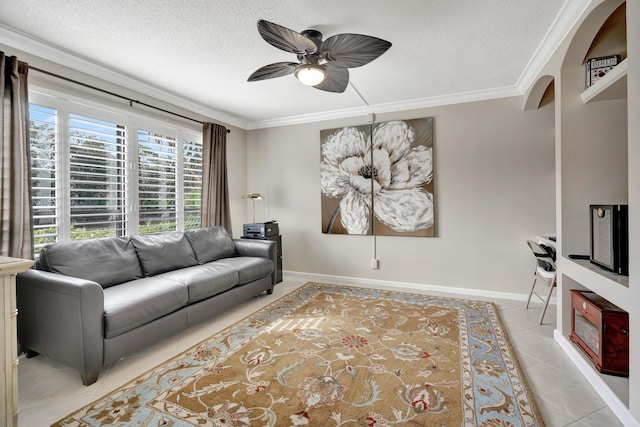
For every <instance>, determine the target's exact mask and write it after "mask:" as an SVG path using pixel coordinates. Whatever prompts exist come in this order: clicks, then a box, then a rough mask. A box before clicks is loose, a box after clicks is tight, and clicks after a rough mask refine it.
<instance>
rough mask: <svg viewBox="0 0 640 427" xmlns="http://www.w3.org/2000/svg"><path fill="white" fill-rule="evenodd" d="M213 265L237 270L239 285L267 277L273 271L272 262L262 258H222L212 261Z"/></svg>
mask: <svg viewBox="0 0 640 427" xmlns="http://www.w3.org/2000/svg"><path fill="white" fill-rule="evenodd" d="M213 264H222V265H227V266H229V267H232V268H234V269H235V270H237V271H238V284H239V285H244V284H245V283H249V282H252V281H254V280H257V279H261V278H263V277H265V276H268V275H270V274H271V273H272V272H273V269H274V265H273V261H271V260H270V259H269V258H262V257H249V256H238V257H233V258H223V259H219V260H218V261H214V262H213Z"/></svg>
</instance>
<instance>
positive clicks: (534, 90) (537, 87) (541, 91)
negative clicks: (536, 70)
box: [522, 75, 553, 111]
mask: <svg viewBox="0 0 640 427" xmlns="http://www.w3.org/2000/svg"><path fill="white" fill-rule="evenodd" d="M552 83H553V76H550V75H544V76H542V77H540V78H538V80H536V82H535V83H534V84H533V85H532V86H531V89H529V92H528V93H527V94H525V97H524V103H523V105H522V109H523V110H524V111H528V110H536V109H537V108H538V107H539V106H540V103H541V102H542V98H543V97H544V95H545V93H546V92H547V89H549V86H550V85H551V84H552Z"/></svg>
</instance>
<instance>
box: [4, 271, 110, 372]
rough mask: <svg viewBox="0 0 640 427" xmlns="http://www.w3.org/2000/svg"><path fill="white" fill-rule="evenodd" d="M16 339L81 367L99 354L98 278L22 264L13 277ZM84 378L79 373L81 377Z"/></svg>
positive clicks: (96, 363) (87, 368)
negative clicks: (27, 267)
mask: <svg viewBox="0 0 640 427" xmlns="http://www.w3.org/2000/svg"><path fill="white" fill-rule="evenodd" d="M16 296H17V306H18V341H19V343H20V345H21V346H22V347H23V348H26V349H29V350H31V351H33V352H37V353H42V354H44V355H46V356H48V357H50V358H51V359H54V360H57V361H59V362H62V363H64V364H65V365H68V366H71V367H72V368H74V369H77V370H78V371H80V373H81V375H82V374H83V373H84V374H86V373H90V372H95V371H96V370H99V369H100V367H101V366H102V360H103V345H104V341H103V319H104V294H103V291H102V286H100V285H99V284H98V283H96V282H93V281H90V280H85V279H79V278H76V277H70V276H64V275H62V274H56V273H50V272H47V271H41V270H27V271H25V272H24V273H20V274H18V275H17V278H16ZM83 379H84V377H83Z"/></svg>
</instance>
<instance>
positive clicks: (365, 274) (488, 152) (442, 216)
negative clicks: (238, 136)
mask: <svg viewBox="0 0 640 427" xmlns="http://www.w3.org/2000/svg"><path fill="white" fill-rule="evenodd" d="M521 103H522V100H521V98H520V97H512V98H504V99H497V100H490V101H482V102H472V103H466V104H457V105H450V106H444V107H434V108H425V109H419V110H412V111H404V112H398V113H386V114H384V115H377V116H376V122H382V121H386V120H392V119H409V118H418V117H428V116H432V117H434V158H435V200H436V222H437V223H436V226H437V231H436V232H437V237H435V238H424V237H391V236H378V237H376V238H375V242H376V246H377V258H378V259H379V260H380V269H379V270H373V269H371V267H370V260H371V258H372V250H373V244H374V238H373V237H371V236H348V235H326V234H322V232H321V218H320V213H321V212H320V136H319V134H320V131H321V130H322V129H331V128H335V127H340V126H345V125H359V124H366V123H367V118H366V117H362V118H359V119H358V118H356V119H353V118H350V119H342V120H331V121H324V122H316V123H310V124H303V125H292V126H283V127H276V128H267V129H260V130H252V131H248V132H247V192H259V193H262V194H264V195H265V196H266V200H264V201H260V202H256V220H257V221H258V222H260V221H262V220H269V219H276V220H278V222H279V226H280V231H281V234H282V236H283V252H284V256H283V259H284V269H285V270H286V271H293V272H306V273H316V274H322V275H324V274H326V275H336V276H347V277H355V278H367V279H379V280H388V281H393V282H403V283H412V284H428V285H436V286H447V287H459V288H472V289H482V290H489V291H500V292H508V293H521V294H524V293H526V292H528V289H529V287H530V285H531V279H532V271H533V267H534V264H533V258H532V256H531V253H530V252H529V250H528V248H527V246H526V244H525V240H526V239H528V238H533V237H535V236H536V235H537V234H543V233H553V232H554V230H555V225H554V221H555V214H554V212H555V194H554V185H555V184H554V182H555V181H554V180H555V160H554V124H553V122H554V111H553V108H554V105H553V103H550V104H548V105H546V106H544V107H543V108H541V109H539V110H534V111H526V112H523V111H522V109H521ZM246 209H247V215H246V218H244V219H243V220H244V222H251V220H252V218H251V205H250V204H248V205H247V206H246ZM234 220H235V224H234V229H235V228H236V227H237V226H238V224H237V223H238V220H236V219H234ZM241 221H242V219H241Z"/></svg>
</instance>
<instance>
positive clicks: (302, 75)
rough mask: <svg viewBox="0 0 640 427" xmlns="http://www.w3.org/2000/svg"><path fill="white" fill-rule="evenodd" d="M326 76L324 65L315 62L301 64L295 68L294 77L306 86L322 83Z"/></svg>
mask: <svg viewBox="0 0 640 427" xmlns="http://www.w3.org/2000/svg"><path fill="white" fill-rule="evenodd" d="M326 76H327V71H326V70H325V69H324V67H321V66H320V65H316V64H302V65H300V66H299V67H298V68H297V69H296V77H297V78H298V80H300V82H302V83H303V84H305V85H307V86H315V85H317V84H320V83H322V81H323V80H324V79H325V77H326Z"/></svg>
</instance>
